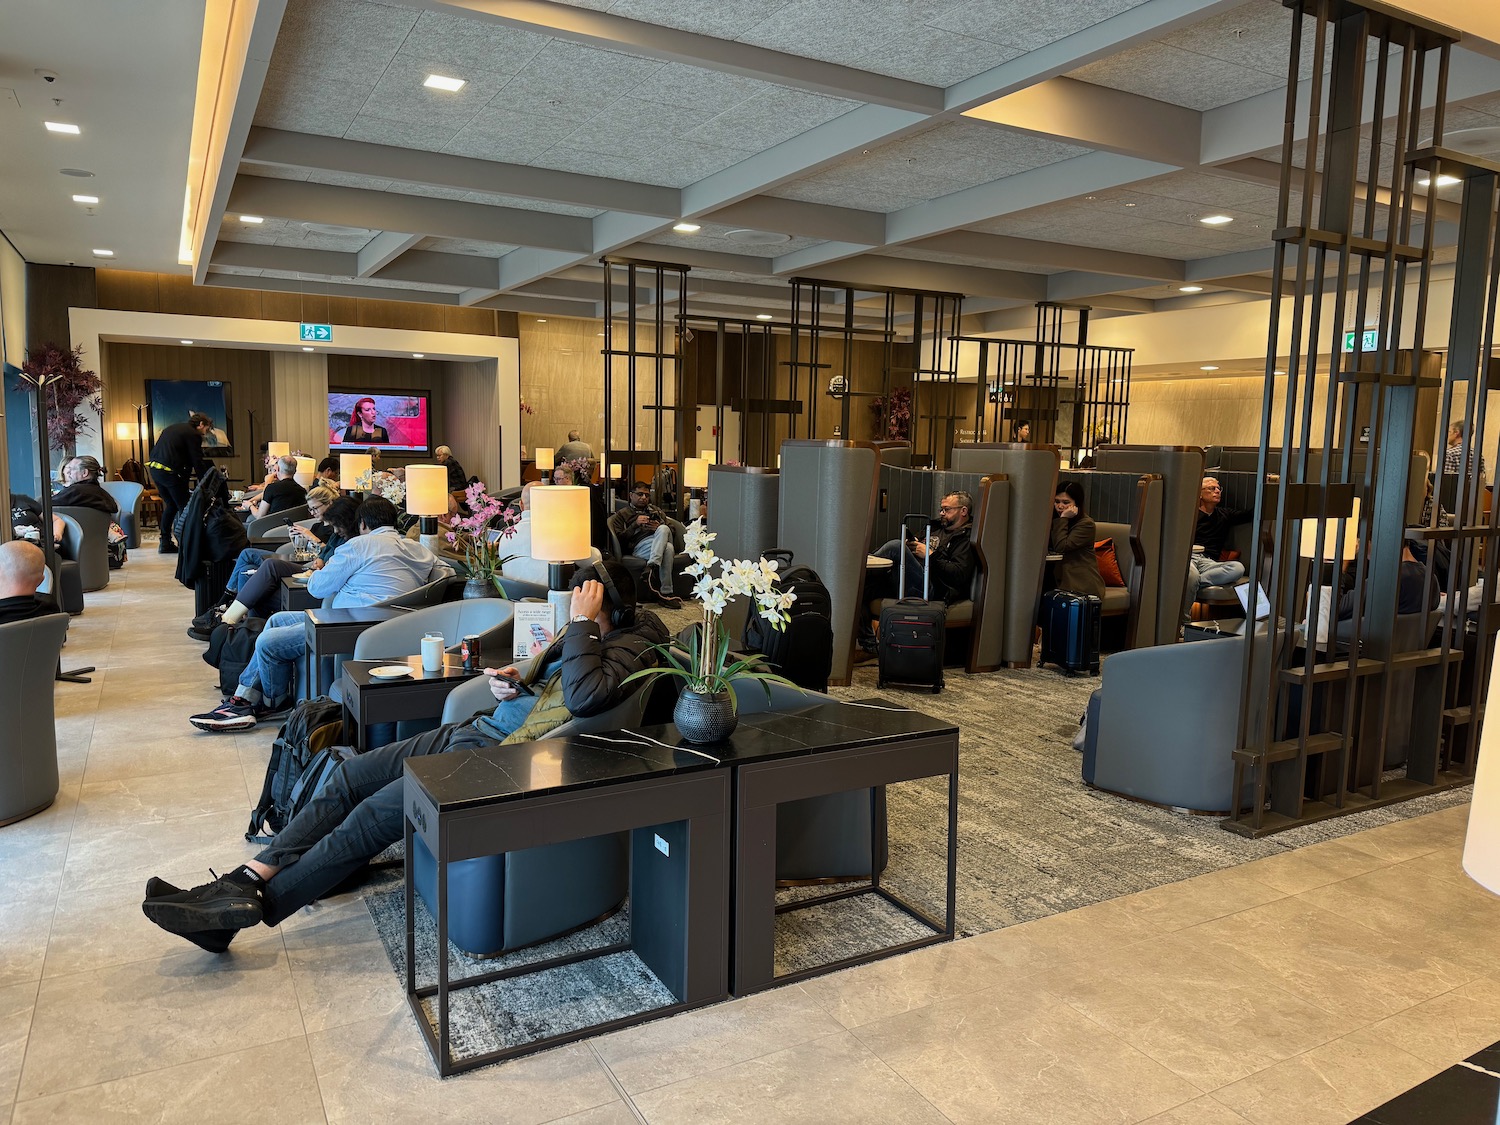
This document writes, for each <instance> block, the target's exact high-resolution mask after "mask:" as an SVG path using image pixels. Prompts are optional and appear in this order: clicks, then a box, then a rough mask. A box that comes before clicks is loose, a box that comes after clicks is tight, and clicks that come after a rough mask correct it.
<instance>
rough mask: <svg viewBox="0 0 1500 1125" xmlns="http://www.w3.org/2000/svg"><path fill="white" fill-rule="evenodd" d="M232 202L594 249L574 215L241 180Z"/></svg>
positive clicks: (451, 234) (347, 220) (269, 210)
mask: <svg viewBox="0 0 1500 1125" xmlns="http://www.w3.org/2000/svg"><path fill="white" fill-rule="evenodd" d="M229 202H230V205H231V207H232V208H233V209H234V210H237V211H245V212H250V213H251V214H256V215H272V216H275V217H276V218H278V219H292V220H301V221H311V222H317V223H329V224H333V225H336V226H344V227H367V228H370V229H372V230H381V231H387V230H399V231H420V232H422V233H423V234H427V235H433V236H437V237H442V238H463V239H473V240H475V241H478V242H495V243H501V244H512V245H519V246H534V247H538V248H540V249H546V250H572V251H575V252H584V253H587V252H588V251H589V249H590V248H591V246H592V245H593V226H592V220H589V219H584V218H579V217H577V216H574V215H550V214H547V213H545V212H541V211H524V210H521V209H520V208H515V207H492V206H489V205H487V204H483V203H465V202H463V201H462V200H457V199H433V198H430V197H428V196H422V195H404V194H401V193H398V192H388V191H372V190H370V189H368V188H351V187H337V186H335V185H333V184H314V183H308V182H306V181H303V180H277V179H271V178H269V177H266V176H240V177H238V178H237V179H236V180H235V183H234V189H233V190H232V191H231V192H230V195H229Z"/></svg>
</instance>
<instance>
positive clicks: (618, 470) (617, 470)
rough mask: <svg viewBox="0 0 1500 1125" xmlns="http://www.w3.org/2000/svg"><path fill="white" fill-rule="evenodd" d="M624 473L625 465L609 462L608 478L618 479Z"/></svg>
mask: <svg viewBox="0 0 1500 1125" xmlns="http://www.w3.org/2000/svg"><path fill="white" fill-rule="evenodd" d="M624 475H625V466H623V465H616V464H615V463H614V462H613V461H611V462H610V463H609V479H610V480H619V479H620V478H621V477H623V476H624Z"/></svg>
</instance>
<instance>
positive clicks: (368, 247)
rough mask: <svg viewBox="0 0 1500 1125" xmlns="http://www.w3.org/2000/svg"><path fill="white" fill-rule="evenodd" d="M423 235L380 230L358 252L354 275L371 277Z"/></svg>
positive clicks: (419, 240)
mask: <svg viewBox="0 0 1500 1125" xmlns="http://www.w3.org/2000/svg"><path fill="white" fill-rule="evenodd" d="M424 237H425V236H424V235H420V234H402V233H401V232H400V231H395V230H385V231H381V232H380V233H379V234H377V235H376V236H375V237H374V238H372V239H370V241H369V242H367V243H365V245H364V248H363V249H362V250H360V252H359V262H358V265H357V266H356V267H355V270H354V274H355V276H356V277H373V276H374V275H375V274H377V273H379V272H380V270H381V269H383V268H384V267H385V266H388V265H390V264H391V263H392V262H394V261H395V260H396V259H397V258H399V257H401V255H402V254H405V253H406V252H407V251H408V250H410V249H411V248H412V247H414V246H416V244H417V243H419V242H421V241H422V239H423V238H424Z"/></svg>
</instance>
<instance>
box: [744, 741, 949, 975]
mask: <svg viewBox="0 0 1500 1125" xmlns="http://www.w3.org/2000/svg"><path fill="white" fill-rule="evenodd" d="M734 770H735V889H734V898H735V903H734V906H735V909H734V924H735V933H734V975H733V989H734V994H735V995H736V996H747V995H750V994H751V993H754V992H760V991H763V990H764V989H767V988H771V987H774V986H776V985H781V984H790V983H792V982H794V981H799V980H805V979H807V978H809V977H813V976H819V975H822V974H823V973H830V972H836V971H838V970H839V969H846V968H849V967H851V966H854V965H862V964H865V963H867V962H870V961H877V960H880V959H882V958H885V957H892V956H895V955H896V954H899V953H906V952H908V951H910V950H913V949H920V948H922V947H924V946H928V945H936V944H939V943H941V942H945V941H951V940H953V937H954V933H955V919H956V917H957V912H956V906H957V885H958V735H957V733H954V734H952V735H949V736H942V735H939V736H928V737H923V738H917V739H910V740H904V741H898V742H890V743H884V744H879V745H874V746H869V747H863V748H854V749H841V750H830V751H823V752H815V753H812V754H808V755H803V756H798V757H791V758H781V759H776V760H772V761H768V762H746V763H744V764H741V765H736V766H735V767H734ZM944 774H946V775H947V777H948V857H947V858H948V872H947V887H946V888H945V898H946V901H945V909H944V914H945V917H944V919H943V920H942V921H938V920H937V919H935V918H931V917H929V916H928V915H927V914H926V912H925V911H923V910H922V909H921V908H919V907H917V906H914V905H913V904H911V903H909V902H906V901H905V900H903V899H902V898H900V897H899V896H898V895H896V894H894V893H893V892H892V891H891V890H890V889H889V888H888V887H885V886H882V885H881V881H880V869H879V864H878V863H875V862H873V861H874V859H875V857H876V856H878V855H879V847H878V845H879V839H878V833H880V832H881V831H883V825H882V823H881V821H880V819H879V818H878V817H876V816H874V815H873V810H872V816H871V818H870V825H871V829H870V831H871V840H870V855H871V858H872V864H871V875H870V882H869V883H868V884H867V885H863V886H858V887H852V888H845V889H842V890H837V891H830V892H828V893H825V894H821V895H814V896H809V897H807V898H803V899H799V900H797V901H795V902H788V903H782V904H777V903H776V808H777V806H778V805H780V804H782V803H784V802H787V801H796V800H801V799H803V798H806V797H819V796H823V795H826V794H831V793H841V792H846V791H849V790H854V789H863V788H867V787H868V788H870V789H871V800H872V801H873V800H874V799H875V796H874V787H876V786H881V785H889V784H893V783H895V782H900V781H915V780H918V779H921V778H924V777H941V776H942V775H944ZM866 894H873V895H876V896H878V897H879V898H881V899H883V900H884V901H885V902H887V903H889V904H891V905H892V906H894V907H896V908H897V909H898V910H901V911H902V912H903V913H905V914H907V915H908V916H909V917H911V918H913V919H915V920H916V921H917V922H920V923H921V924H923V925H925V926H927V927H928V928H929V929H931V930H932V931H933V933H932V934H931V935H929V936H927V937H921V938H913V939H912V940H910V941H904V942H898V943H896V944H895V945H890V946H884V947H882V948H880V949H877V950H872V951H870V952H867V953H857V954H853V955H851V956H848V957H843V958H839V959H838V960H836V961H832V962H828V963H825V964H822V965H815V966H812V967H810V968H807V969H799V970H797V971H795V972H790V973H783V974H781V975H780V976H777V975H776V973H775V967H774V959H773V953H774V941H775V931H776V918H777V916H779V915H781V914H785V913H788V912H790V911H793V910H805V909H807V908H808V907H811V906H817V905H820V904H823V903H828V902H836V901H838V900H840V899H846V898H854V897H856V896H858V895H866Z"/></svg>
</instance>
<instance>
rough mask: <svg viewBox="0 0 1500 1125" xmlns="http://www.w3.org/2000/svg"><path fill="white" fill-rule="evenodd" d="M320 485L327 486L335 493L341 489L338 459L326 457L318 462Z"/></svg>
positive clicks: (318, 481)
mask: <svg viewBox="0 0 1500 1125" xmlns="http://www.w3.org/2000/svg"><path fill="white" fill-rule="evenodd" d="M317 475H318V480H317V483H319V484H326V485H327V486H328V487H329V488H331V489H333V490H334V491H335V492H337V491H338V487H339V459H338V458H337V457H325V458H323V460H321V461H319V462H318V469H317Z"/></svg>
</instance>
